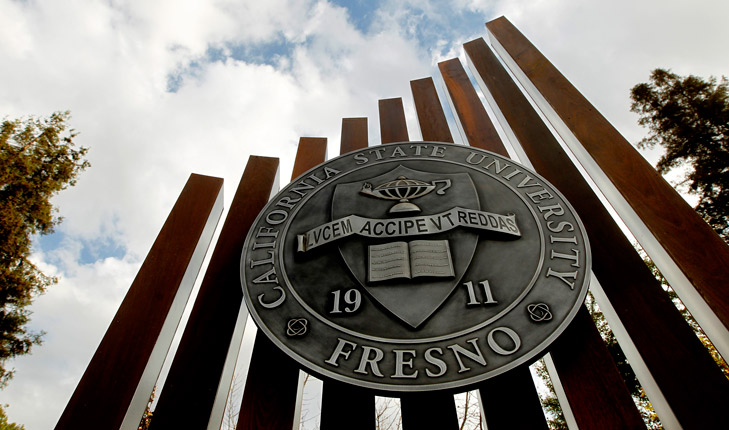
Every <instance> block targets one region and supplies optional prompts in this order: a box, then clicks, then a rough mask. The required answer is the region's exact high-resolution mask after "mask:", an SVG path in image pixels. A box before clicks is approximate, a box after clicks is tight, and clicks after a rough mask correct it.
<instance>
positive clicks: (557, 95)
mask: <svg viewBox="0 0 729 430" xmlns="http://www.w3.org/2000/svg"><path fill="white" fill-rule="evenodd" d="M487 27H488V29H489V31H490V32H492V33H493V34H494V35H495V36H496V37H497V38H498V40H499V41H500V43H501V45H502V46H503V47H504V48H505V49H506V50H507V51H508V52H509V54H510V55H511V57H512V58H513V59H514V61H515V62H516V63H517V64H518V65H519V67H520V68H521V69H522V71H523V72H524V73H525V74H526V75H527V76H528V77H529V78H530V79H531V81H532V82H533V84H534V86H535V87H536V88H537V89H538V90H539V91H540V92H541V94H542V95H543V96H544V98H545V99H546V100H547V101H548V102H549V104H550V105H551V107H552V108H553V109H554V111H555V112H556V113H557V114H558V115H559V117H560V118H561V119H562V120H563V121H564V123H565V124H566V125H567V126H568V127H569V129H570V131H571V132H572V133H574V135H575V137H577V139H578V140H579V141H580V142H581V143H582V145H583V146H584V148H585V149H586V150H587V152H588V153H589V154H590V156H591V157H592V158H593V159H594V161H595V162H596V163H597V164H598V165H599V166H600V168H601V169H602V170H603V172H604V174H605V175H607V177H608V178H609V179H610V181H612V183H613V184H614V186H615V187H616V188H617V189H618V190H619V192H620V193H621V194H622V197H623V198H624V199H625V200H627V202H628V203H629V204H630V206H631V207H632V209H633V210H634V211H635V212H636V213H637V214H638V216H639V217H640V218H641V220H642V221H643V222H644V223H645V225H646V226H647V227H648V229H649V230H650V232H651V233H652V234H653V235H655V238H656V239H657V240H658V241H659V242H660V245H662V246H663V248H664V249H665V251H666V252H667V253H668V254H669V255H670V258H672V259H673V260H674V262H675V264H676V265H677V266H678V267H679V268H680V270H681V271H683V273H684V274H685V276H686V278H688V280H689V281H690V282H691V283H692V284H693V286H694V287H695V288H696V290H697V291H698V293H699V294H700V295H701V296H702V297H703V299H704V300H705V301H706V303H707V304H708V305H709V307H710V308H711V310H713V312H714V313H715V315H716V317H718V318H719V319H720V320H721V322H722V323H723V324H724V326H725V327H726V328H729V294H728V293H729V287H728V285H729V283H727V281H726V279H727V277H728V276H729V247H728V246H727V244H726V243H724V241H722V240H721V238H719V237H718V235H717V234H716V233H715V232H714V231H713V230H712V229H711V227H709V225H708V224H706V222H704V220H703V219H701V217H700V216H699V215H698V214H697V213H696V211H694V210H693V209H692V208H691V207H690V206H689V205H688V204H687V203H686V201H685V200H684V199H683V198H682V197H681V196H680V195H679V194H678V193H677V192H676V191H675V190H674V189H673V187H671V185H670V184H668V182H666V181H665V180H664V179H663V178H662V177H661V175H659V174H658V173H657V172H656V170H655V169H654V168H653V167H652V166H651V165H650V164H648V162H647V161H646V160H645V159H644V158H643V157H642V156H641V155H640V154H639V153H638V152H637V151H636V150H635V148H633V146H632V145H631V144H630V143H629V142H628V141H627V140H625V138H624V137H623V136H622V135H621V134H620V133H619V132H618V131H617V130H616V129H615V128H614V127H613V126H612V125H611V124H610V122H609V121H608V120H607V119H606V118H605V117H603V116H602V115H601V114H600V113H599V112H598V111H597V109H595V107H594V106H592V104H591V103H590V102H589V101H588V100H587V99H586V98H585V97H584V96H583V95H582V94H581V93H580V92H579V91H578V90H577V89H576V88H575V87H574V86H573V85H572V84H571V83H570V82H569V80H567V78H566V77H565V76H564V75H562V73H560V72H559V70H557V68H556V67H555V66H554V65H553V64H552V63H551V62H550V61H549V60H548V59H547V58H546V57H544V55H543V54H542V53H541V52H539V50H538V49H537V48H536V47H535V46H534V45H532V44H531V43H530V42H529V40H527V38H526V37H524V35H522V34H521V33H520V32H519V30H518V29H516V28H515V27H514V26H513V25H512V24H511V23H510V22H509V21H508V20H507V19H506V18H504V17H501V18H499V19H496V20H493V21H491V22H489V23H487ZM677 232H680V233H677ZM639 240H640V238H639ZM697 244H701V245H700V246H697ZM659 267H660V266H659ZM679 295H680V292H679ZM692 312H693V311H692ZM699 322H700V323H701V320H700V319H699ZM710 335H711V334H710ZM717 337H722V338H723V339H724V341H725V339H726V331H724V332H723V333H722V334H719V335H718V336H717ZM719 340H722V339H717V341H719Z"/></svg>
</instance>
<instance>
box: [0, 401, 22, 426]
mask: <svg viewBox="0 0 729 430" xmlns="http://www.w3.org/2000/svg"><path fill="white" fill-rule="evenodd" d="M7 407H8V405H0V430H25V426H22V425H19V424H16V423H11V422H9V418H8V415H7V413H5V408H7Z"/></svg>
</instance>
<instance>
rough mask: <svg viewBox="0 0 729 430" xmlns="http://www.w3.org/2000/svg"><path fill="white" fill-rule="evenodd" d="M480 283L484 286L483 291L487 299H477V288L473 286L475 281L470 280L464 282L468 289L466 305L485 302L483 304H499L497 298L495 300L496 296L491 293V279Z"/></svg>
mask: <svg viewBox="0 0 729 430" xmlns="http://www.w3.org/2000/svg"><path fill="white" fill-rule="evenodd" d="M478 284H479V285H481V286H482V287H483V293H484V295H485V296H486V301H484V302H479V301H478V300H477V299H476V289H475V288H474V287H473V282H471V281H468V282H465V283H464V284H463V285H465V286H466V288H467V289H468V303H466V306H471V305H481V304H483V305H495V304H497V303H498V302H497V301H496V300H494V296H493V295H492V294H491V285H489V281H481V282H479V283H478Z"/></svg>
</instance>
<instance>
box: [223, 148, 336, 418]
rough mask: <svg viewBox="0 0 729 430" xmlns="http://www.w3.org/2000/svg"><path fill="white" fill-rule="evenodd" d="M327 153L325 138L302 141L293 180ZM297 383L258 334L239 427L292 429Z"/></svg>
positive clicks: (288, 363)
mask: <svg viewBox="0 0 729 430" xmlns="http://www.w3.org/2000/svg"><path fill="white" fill-rule="evenodd" d="M326 152H327V140H326V138H319V137H302V138H300V139H299V147H298V149H297V151H296V160H295V161H294V168H293V171H292V172H291V180H292V181H293V180H296V178H298V177H299V176H301V175H302V174H303V173H304V172H306V171H307V170H309V169H311V168H312V167H314V166H316V165H317V164H319V163H321V162H323V161H324V160H325V159H326ZM262 207H263V206H261V208H262ZM261 208H259V209H258V210H259V211H260V210H261ZM240 249H242V247H241V248H240ZM298 380H299V366H298V364H297V363H295V362H294V361H293V360H292V359H291V358H289V357H288V356H287V355H286V354H285V353H284V352H283V351H281V350H280V349H279V348H278V347H276V346H275V345H274V344H273V343H271V341H270V340H269V339H268V338H267V337H266V335H265V334H264V333H262V332H261V331H258V332H257V333H256V341H255V345H254V346H253V356H252V357H251V365H250V367H249V368H248V379H247V380H246V386H245V389H244V391H243V399H242V401H241V405H240V412H239V414H238V426H237V427H236V428H237V429H238V430H249V429H250V430H253V429H260V428H266V429H281V430H284V429H286V430H288V429H291V427H292V425H294V424H295V423H294V422H293V420H294V412H295V409H296V390H297V386H298Z"/></svg>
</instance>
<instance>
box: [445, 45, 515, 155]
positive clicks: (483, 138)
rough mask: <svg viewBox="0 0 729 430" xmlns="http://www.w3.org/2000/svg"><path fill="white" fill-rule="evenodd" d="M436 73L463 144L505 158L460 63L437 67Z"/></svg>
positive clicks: (500, 144)
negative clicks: (451, 108)
mask: <svg viewBox="0 0 729 430" xmlns="http://www.w3.org/2000/svg"><path fill="white" fill-rule="evenodd" d="M438 69H440V74H441V76H443V82H444V83H445V86H446V94H447V96H448V100H449V102H450V104H451V106H452V107H453V110H454V112H455V114H456V123H457V124H458V127H459V129H460V131H461V134H462V135H463V140H464V142H468V144H469V145H471V146H475V147H477V148H481V149H485V150H487V151H492V152H496V153H498V154H501V155H504V156H506V157H508V156H509V154H508V153H507V151H506V148H505V147H504V144H503V143H501V139H500V138H499V134H498V133H497V131H496V128H495V127H494V125H493V123H492V122H491V120H490V119H489V116H488V114H487V113H486V110H485V109H484V108H483V104H482V103H481V100H479V98H478V95H477V94H476V92H475V91H474V90H473V87H472V86H471V81H470V80H469V79H468V75H466V71H465V70H464V69H463V66H462V65H461V62H460V61H459V60H458V59H457V58H454V59H452V60H448V61H443V62H440V63H438Z"/></svg>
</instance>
